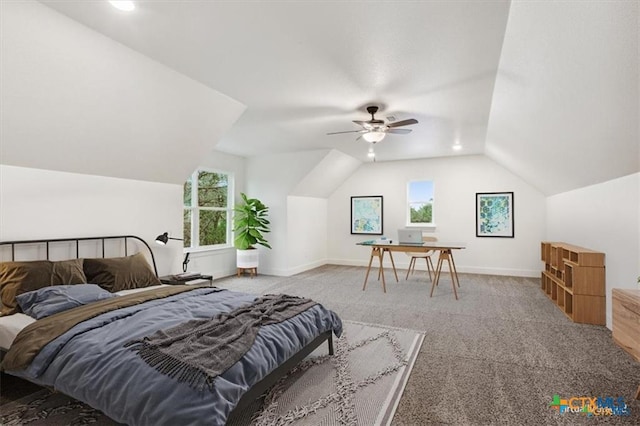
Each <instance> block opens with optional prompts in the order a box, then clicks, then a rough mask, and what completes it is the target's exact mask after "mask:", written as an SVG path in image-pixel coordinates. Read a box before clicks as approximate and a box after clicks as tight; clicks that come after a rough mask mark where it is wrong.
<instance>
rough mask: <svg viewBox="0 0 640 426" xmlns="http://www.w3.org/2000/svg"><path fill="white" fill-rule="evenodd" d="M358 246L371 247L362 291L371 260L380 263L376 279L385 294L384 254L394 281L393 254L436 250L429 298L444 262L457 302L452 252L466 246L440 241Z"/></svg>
mask: <svg viewBox="0 0 640 426" xmlns="http://www.w3.org/2000/svg"><path fill="white" fill-rule="evenodd" d="M357 244H358V245H361V246H365V247H371V257H370V258H369V265H368V266H367V275H366V276H365V277H364V285H363V286H362V290H363V291H364V290H365V289H366V288H367V280H368V279H369V272H370V271H371V263H372V262H373V258H374V257H377V258H378V259H379V261H380V269H379V271H378V279H380V277H381V276H382V291H384V292H385V293H386V292H387V286H386V282H385V279H384V270H383V266H382V260H383V258H384V254H385V252H388V253H389V257H390V258H391V265H392V266H393V272H394V274H395V275H396V281H397V280H398V274H397V273H396V265H395V263H394V261H393V254H392V253H393V252H394V251H400V252H405V253H407V252H409V253H420V252H427V251H430V250H437V251H438V252H439V253H440V254H439V256H438V265H437V266H436V276H435V278H434V279H433V283H432V284H431V293H430V294H429V297H432V296H433V289H434V288H435V287H436V286H437V285H438V282H439V281H440V273H441V272H442V265H444V262H445V261H446V262H447V264H448V265H449V272H450V273H451V284H452V285H453V294H454V295H455V297H456V300H458V292H457V291H456V284H457V286H458V287H460V281H459V279H458V271H457V270H456V263H455V262H454V260H453V250H460V249H464V248H465V246H466V244H464V243H447V242H440V241H427V242H424V243H422V244H400V243H370V242H364V243H357Z"/></svg>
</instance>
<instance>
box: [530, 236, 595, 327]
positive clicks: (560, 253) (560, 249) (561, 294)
mask: <svg viewBox="0 0 640 426" xmlns="http://www.w3.org/2000/svg"><path fill="white" fill-rule="evenodd" d="M540 257H541V259H542V261H543V262H544V270H543V272H542V275H541V284H540V287H541V289H542V290H543V291H544V292H545V294H546V295H547V296H549V298H550V299H551V300H553V301H554V303H555V304H556V305H557V306H558V307H559V308H560V309H561V310H562V312H564V314H565V315H567V317H569V318H570V319H571V320H572V321H574V322H579V323H586V324H597V325H605V321H606V319H605V309H606V308H605V290H606V288H605V264H604V260H605V255H604V253H600V252H596V251H593V250H590V249H586V248H583V247H579V246H575V245H572V244H567V243H561V242H546V241H543V242H542V244H541V246H540Z"/></svg>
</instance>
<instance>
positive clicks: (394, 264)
mask: <svg viewBox="0 0 640 426" xmlns="http://www.w3.org/2000/svg"><path fill="white" fill-rule="evenodd" d="M381 250H382V259H383V260H384V254H385V253H389V257H390V258H391V266H392V267H393V274H394V275H395V276H396V282H398V272H397V271H396V263H395V262H394V261H393V254H392V252H391V250H389V249H381ZM381 275H382V267H381V268H380V269H378V281H380V276H381Z"/></svg>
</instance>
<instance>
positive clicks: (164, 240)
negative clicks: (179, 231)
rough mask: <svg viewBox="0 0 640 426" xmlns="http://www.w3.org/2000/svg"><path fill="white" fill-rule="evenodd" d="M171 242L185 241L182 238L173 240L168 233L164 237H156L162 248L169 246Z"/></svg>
mask: <svg viewBox="0 0 640 426" xmlns="http://www.w3.org/2000/svg"><path fill="white" fill-rule="evenodd" d="M169 240H178V241H183V240H182V238H173V237H170V236H169V233H168V232H165V233H164V234H162V235H158V236H157V237H156V243H158V244H160V245H161V246H163V245H165V244H167V243H168V242H169Z"/></svg>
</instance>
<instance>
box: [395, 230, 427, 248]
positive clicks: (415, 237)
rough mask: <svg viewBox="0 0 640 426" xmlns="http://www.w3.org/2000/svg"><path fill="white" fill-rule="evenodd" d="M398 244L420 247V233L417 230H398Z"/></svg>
mask: <svg viewBox="0 0 640 426" xmlns="http://www.w3.org/2000/svg"><path fill="white" fill-rule="evenodd" d="M398 242H399V243H400V244H419V245H422V231H421V230H419V229H398Z"/></svg>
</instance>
